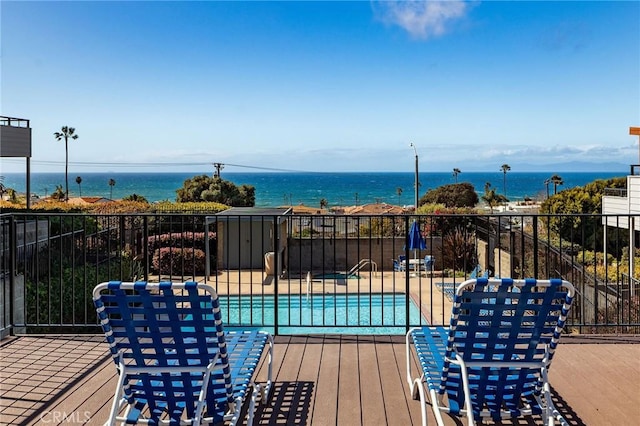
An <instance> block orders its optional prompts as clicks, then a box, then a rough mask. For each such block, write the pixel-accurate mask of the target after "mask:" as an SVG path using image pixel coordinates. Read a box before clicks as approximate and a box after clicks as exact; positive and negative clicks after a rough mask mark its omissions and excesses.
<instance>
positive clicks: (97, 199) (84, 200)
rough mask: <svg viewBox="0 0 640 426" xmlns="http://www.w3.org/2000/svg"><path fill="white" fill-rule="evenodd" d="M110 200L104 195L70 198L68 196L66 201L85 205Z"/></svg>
mask: <svg viewBox="0 0 640 426" xmlns="http://www.w3.org/2000/svg"><path fill="white" fill-rule="evenodd" d="M110 201H111V200H109V199H108V198H104V197H72V198H69V201H68V203H69V204H76V205H83V206H86V205H90V204H96V203H108V202H110Z"/></svg>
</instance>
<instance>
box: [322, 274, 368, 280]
mask: <svg viewBox="0 0 640 426" xmlns="http://www.w3.org/2000/svg"><path fill="white" fill-rule="evenodd" d="M313 278H314V279H329V280H331V279H334V280H355V279H359V278H360V276H359V275H357V274H345V273H344V272H332V273H327V274H317V275H314V276H313Z"/></svg>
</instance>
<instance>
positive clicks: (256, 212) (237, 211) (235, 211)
mask: <svg viewBox="0 0 640 426" xmlns="http://www.w3.org/2000/svg"><path fill="white" fill-rule="evenodd" d="M287 214H291V208H290V207H231V208H230V209H227V210H224V211H221V212H219V213H216V216H284V215H287Z"/></svg>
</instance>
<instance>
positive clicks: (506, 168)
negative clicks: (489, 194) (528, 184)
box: [500, 164, 511, 197]
mask: <svg viewBox="0 0 640 426" xmlns="http://www.w3.org/2000/svg"><path fill="white" fill-rule="evenodd" d="M500 170H502V174H503V176H502V192H503V194H504V196H505V197H506V196H507V172H508V171H509V170H511V166H510V165H508V164H503V165H502V166H500Z"/></svg>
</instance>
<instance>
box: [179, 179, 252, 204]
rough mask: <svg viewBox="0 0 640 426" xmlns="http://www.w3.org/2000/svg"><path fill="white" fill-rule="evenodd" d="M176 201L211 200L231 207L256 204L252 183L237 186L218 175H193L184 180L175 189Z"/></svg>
mask: <svg viewBox="0 0 640 426" xmlns="http://www.w3.org/2000/svg"><path fill="white" fill-rule="evenodd" d="M176 193H177V197H176V201H177V202H179V203H185V202H201V201H213V202H216V203H220V204H225V205H227V206H232V207H253V206H254V205H255V204H256V190H255V188H254V187H253V186H252V185H240V186H237V185H235V184H234V183H232V182H229V181H227V180H224V179H222V178H221V177H219V176H214V177H210V176H207V175H200V176H194V177H193V178H190V179H187V180H185V181H184V183H183V185H182V188H180V189H178V190H177V191H176Z"/></svg>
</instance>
